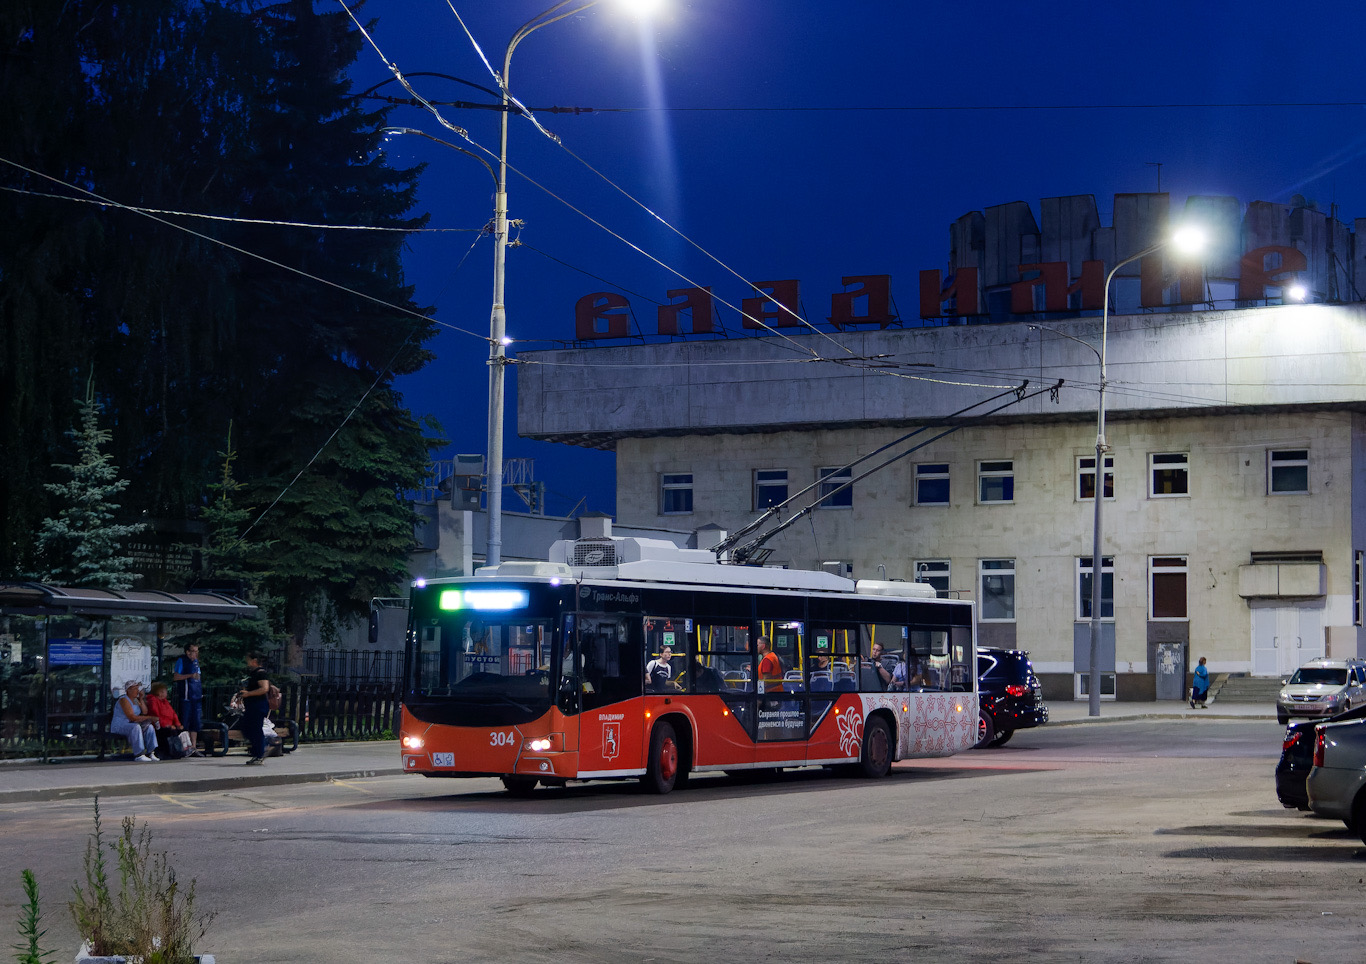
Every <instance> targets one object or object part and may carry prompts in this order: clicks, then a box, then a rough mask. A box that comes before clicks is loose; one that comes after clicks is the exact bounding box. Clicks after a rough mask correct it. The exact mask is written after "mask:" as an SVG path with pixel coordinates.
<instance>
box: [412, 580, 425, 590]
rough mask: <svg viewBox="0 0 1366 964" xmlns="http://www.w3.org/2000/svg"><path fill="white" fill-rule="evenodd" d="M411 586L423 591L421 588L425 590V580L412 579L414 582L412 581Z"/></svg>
mask: <svg viewBox="0 0 1366 964" xmlns="http://www.w3.org/2000/svg"><path fill="white" fill-rule="evenodd" d="M413 585H414V586H416V587H417V588H418V589H423V588H425V587H426V585H427V580H425V579H414V580H413Z"/></svg>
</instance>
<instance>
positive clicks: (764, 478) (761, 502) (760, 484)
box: [754, 469, 787, 509]
mask: <svg viewBox="0 0 1366 964" xmlns="http://www.w3.org/2000/svg"><path fill="white" fill-rule="evenodd" d="M786 501H787V469H756V470H755V471H754V508H756V509H769V508H772V507H773V506H775V505H781V504H782V503H784V502H786Z"/></svg>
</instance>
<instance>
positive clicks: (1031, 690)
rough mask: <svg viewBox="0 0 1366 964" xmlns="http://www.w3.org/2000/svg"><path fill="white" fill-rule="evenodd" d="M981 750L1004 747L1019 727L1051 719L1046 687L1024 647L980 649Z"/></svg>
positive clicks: (979, 747) (978, 724) (979, 727)
mask: <svg viewBox="0 0 1366 964" xmlns="http://www.w3.org/2000/svg"><path fill="white" fill-rule="evenodd" d="M977 688H978V691H979V694H980V700H981V702H980V712H979V713H978V718H977V747H976V748H977V749H979V750H980V749H982V748H983V747H988V746H1001V745H1002V744H1004V743H1005V742H1006V741H1007V740H1009V739H1010V738H1011V736H1013V735H1014V733H1015V731H1016V730H1023V729H1028V728H1029V727H1031V726H1042V725H1043V724H1045V723H1047V722H1048V707H1046V706H1044V705H1043V687H1042V686H1041V685H1040V684H1039V678H1038V677H1037V676H1035V675H1034V665H1033V664H1032V663H1031V662H1030V661H1029V654H1028V653H1026V652H1025V651H1024V650H1022V649H979V650H978V651H977Z"/></svg>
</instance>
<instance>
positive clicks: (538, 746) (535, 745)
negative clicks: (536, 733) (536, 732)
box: [527, 738, 550, 752]
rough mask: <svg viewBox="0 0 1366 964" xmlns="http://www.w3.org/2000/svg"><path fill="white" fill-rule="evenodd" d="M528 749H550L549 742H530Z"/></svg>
mask: <svg viewBox="0 0 1366 964" xmlns="http://www.w3.org/2000/svg"><path fill="white" fill-rule="evenodd" d="M527 746H528V748H529V749H532V750H536V751H538V752H539V751H541V750H548V749H550V741H549V740H547V739H544V738H542V739H539V740H532V741H531V742H530V743H529V744H528V745H527Z"/></svg>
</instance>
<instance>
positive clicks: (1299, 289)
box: [1285, 282, 1309, 301]
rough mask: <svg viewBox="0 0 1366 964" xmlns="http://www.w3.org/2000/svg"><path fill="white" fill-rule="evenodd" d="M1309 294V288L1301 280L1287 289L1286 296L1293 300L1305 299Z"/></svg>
mask: <svg viewBox="0 0 1366 964" xmlns="http://www.w3.org/2000/svg"><path fill="white" fill-rule="evenodd" d="M1308 294H1309V291H1308V289H1307V288H1305V286H1304V285H1302V284H1300V283H1299V282H1296V283H1295V284H1292V285H1290V286H1289V287H1288V288H1286V289H1285V296H1286V297H1287V298H1289V299H1290V300H1291V301H1303V300H1304V299H1305V297H1307V296H1308Z"/></svg>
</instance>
